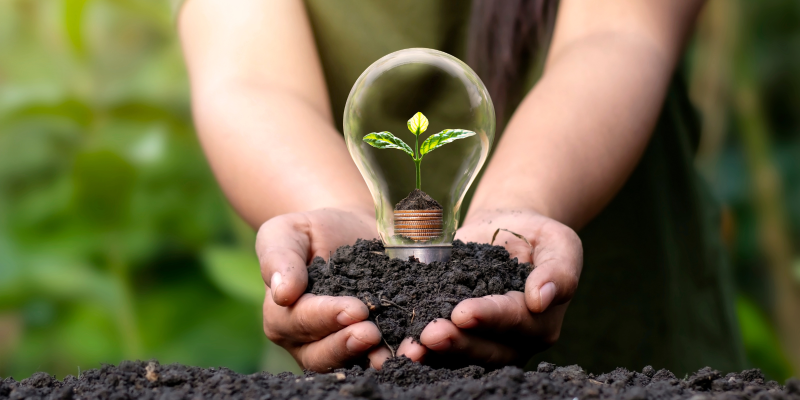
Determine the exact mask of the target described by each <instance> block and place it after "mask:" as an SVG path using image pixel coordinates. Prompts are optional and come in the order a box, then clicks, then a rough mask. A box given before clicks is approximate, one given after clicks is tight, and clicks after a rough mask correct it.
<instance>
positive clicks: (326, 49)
mask: <svg viewBox="0 0 800 400" xmlns="http://www.w3.org/2000/svg"><path fill="white" fill-rule="evenodd" d="M305 2H306V7H307V10H308V15H309V18H310V21H311V23H312V26H313V29H314V35H315V39H316V45H317V49H318V51H319V55H320V59H321V62H322V65H323V69H324V71H325V78H326V81H327V85H328V91H329V95H330V100H331V106H332V108H333V113H334V116H335V121H336V126H337V127H338V128H339V129H340V130H341V129H342V113H343V109H344V105H345V102H346V100H347V96H348V94H349V92H350V89H351V87H352V85H353V84H354V83H355V81H356V80H357V79H358V77H359V75H360V74H361V73H362V72H363V71H364V69H366V68H367V67H368V66H369V65H370V64H372V63H373V62H375V61H376V60H378V59H379V58H381V57H383V56H384V55H386V54H389V53H391V52H394V51H397V50H401V49H405V48H411V47H427V48H434V49H438V50H442V51H445V52H447V53H450V54H452V55H454V56H456V57H458V58H461V59H464V55H465V49H466V37H467V30H468V21H469V11H470V10H469V2H466V1H461V0H405V1H402V2H400V1H395V2H389V1H372V0H335V1H334V0H305ZM530 68H531V71H529V74H528V75H529V76H530V75H532V74H534V71H533V68H535V66H531V67H530ZM532 84H533V81H531V80H529V82H528V83H527V84H526V88H525V89H526V90H527V89H529V88H530V86H531V85H532ZM403 90H406V91H409V90H410V88H408V87H406V88H398V91H397V93H396V95H397V96H404V95H407V92H404V91H403ZM428 90H430V88H428ZM433 90H435V88H434V89H433ZM430 95H431V96H435V98H436V99H437V101H441V102H446V101H447V96H448V94H447V93H430ZM400 98H401V99H402V97H400ZM409 99H411V98H409ZM409 101H411V100H409ZM510 111H511V110H509V112H510ZM398 122H403V121H394V122H393V123H394V124H395V125H396V124H397V123H398ZM698 135H699V127H698V124H697V119H696V118H695V116H694V114H693V109H692V108H691V106H690V104H689V102H688V97H687V94H686V91H685V85H683V83H682V82H681V81H680V80H675V81H674V82H673V84H672V87H671V90H670V92H669V94H668V96H667V99H666V101H665V105H664V108H663V110H662V114H661V117H660V119H659V122H658V126H657V127H656V129H655V131H654V133H653V137H652V139H651V142H650V144H649V146H648V148H647V151H646V152H645V154H644V156H643V158H642V160H641V162H640V164H639V166H638V167H637V169H636V171H635V172H634V173H633V175H632V176H631V178H630V179H629V181H628V182H627V183H626V185H625V187H624V188H623V189H622V190H621V191H620V192H619V194H618V195H617V196H616V198H615V199H614V200H613V201H612V202H611V203H610V204H609V205H608V206H607V207H606V209H605V210H604V211H603V212H602V213H601V214H600V215H598V216H597V217H596V218H595V220H594V221H593V222H592V223H590V224H589V225H588V226H587V227H586V228H584V229H583V230H582V231H581V232H580V236H581V239H582V240H583V244H584V270H583V273H582V276H581V281H580V287H579V288H578V291H577V294H576V296H575V298H574V300H573V301H572V303H571V304H570V308H569V310H568V311H567V315H566V319H565V322H564V326H563V329H562V335H561V339H560V341H559V343H558V344H557V345H555V346H554V347H553V348H552V349H550V350H548V351H547V352H545V353H543V354H541V355H539V356H537V357H535V358H534V360H542V359H546V360H548V361H551V362H556V363H559V364H575V363H577V364H579V365H581V366H583V367H585V368H587V369H588V370H589V371H591V372H595V373H597V372H605V371H609V370H611V369H613V368H615V367H620V366H621V367H627V368H636V369H641V368H642V367H643V366H645V365H648V364H651V365H653V366H654V367H656V368H669V369H671V370H673V371H675V372H676V373H684V372H689V371H692V370H696V369H699V368H700V367H703V366H705V365H711V366H712V367H714V368H717V369H722V370H733V369H739V368H741V367H742V365H741V364H742V361H741V360H742V358H741V349H740V345H739V338H738V333H737V329H736V327H735V317H734V315H733V311H732V308H731V303H730V302H731V300H732V298H731V296H732V293H731V285H730V282H729V281H728V279H727V274H726V270H725V262H724V255H723V253H722V247H721V243H720V241H719V240H718V237H717V236H715V235H716V231H717V228H718V225H715V224H717V222H716V220H715V218H716V214H715V213H714V212H715V208H714V204H713V201H712V200H711V198H710V196H709V195H708V193H706V192H705V191H704V187H703V185H702V184H701V183H700V181H699V179H698V177H697V176H696V174H695V171H694V168H693V165H692V158H693V156H694V151H695V149H696V145H697V139H698ZM497 137H499V134H498V135H497ZM496 142H497V139H496V140H495V143H496ZM441 162H446V160H442V161H441ZM389 178H390V179H391V177H389ZM398 179H405V178H398ZM465 204H468V202H465Z"/></svg>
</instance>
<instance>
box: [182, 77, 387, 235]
mask: <svg viewBox="0 0 800 400" xmlns="http://www.w3.org/2000/svg"><path fill="white" fill-rule="evenodd" d="M199 97H200V98H195V99H194V104H195V106H194V107H195V110H194V113H195V119H196V123H197V128H198V133H199V137H200V140H201V142H202V145H203V148H204V149H205V152H206V154H207V156H208V159H209V161H210V163H211V167H212V169H213V170H214V174H215V175H216V177H217V180H218V181H219V182H220V185H221V186H222V189H223V190H224V192H225V194H226V195H227V197H228V199H229V200H230V201H231V203H232V204H233V206H234V207H235V208H236V210H237V211H238V212H239V213H240V215H242V216H243V217H244V218H245V219H246V220H247V221H248V222H249V223H250V224H251V225H253V226H258V225H260V224H261V223H263V222H264V221H266V220H267V219H269V218H272V217H274V216H276V215H279V214H284V213H289V212H297V211H308V210H313V209H317V208H323V207H339V208H361V209H364V210H367V211H368V212H372V209H373V206H372V200H371V197H370V194H369V191H368V190H367V187H366V185H365V184H364V181H363V179H362V178H361V176H360V175H359V172H358V170H357V169H356V168H355V166H354V164H353V162H352V160H351V159H350V155H349V154H348V153H347V149H346V147H345V144H344V140H343V138H342V136H341V135H340V134H339V133H338V132H337V131H336V130H335V129H334V128H333V123H332V121H330V120H329V119H327V118H325V116H323V115H321V114H320V113H317V112H314V110H312V109H311V107H310V106H309V105H308V104H307V103H306V102H305V101H303V100H302V99H299V98H297V97H296V96H293V95H291V94H289V93H285V92H281V91H280V90H276V89H270V88H264V87H255V86H254V85H249V84H246V83H242V84H237V83H230V84H226V85H223V86H222V87H221V88H220V89H219V90H216V91H213V92H211V93H207V94H201V95H199Z"/></svg>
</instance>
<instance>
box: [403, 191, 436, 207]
mask: <svg viewBox="0 0 800 400" xmlns="http://www.w3.org/2000/svg"><path fill="white" fill-rule="evenodd" d="M394 209H395V210H441V209H442V205H441V204H439V202H438V201H436V200H434V199H433V197H431V196H429V195H428V194H427V193H425V192H423V191H422V190H419V189H414V190H412V191H411V193H409V194H408V196H406V198H405V199H403V200H400V202H399V203H397V204H396V205H395V206H394Z"/></svg>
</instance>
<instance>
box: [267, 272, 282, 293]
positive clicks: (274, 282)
mask: <svg viewBox="0 0 800 400" xmlns="http://www.w3.org/2000/svg"><path fill="white" fill-rule="evenodd" d="M282 282H283V277H282V276H281V273H280V272H276V273H274V274H272V279H271V280H270V282H269V288H270V289H272V297H273V298H274V297H275V293H277V292H278V286H280V285H281V283H282Z"/></svg>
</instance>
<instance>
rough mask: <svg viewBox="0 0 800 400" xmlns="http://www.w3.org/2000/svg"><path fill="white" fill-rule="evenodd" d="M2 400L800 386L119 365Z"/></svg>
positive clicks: (707, 392) (791, 392)
mask: <svg viewBox="0 0 800 400" xmlns="http://www.w3.org/2000/svg"><path fill="white" fill-rule="evenodd" d="M0 398H2V399H23V398H41V399H45V398H53V399H71V398H81V399H108V398H114V399H133V398H136V399H155V398H159V399H182V398H220V399H257V398H263V399H311V400H315V399H473V400H474V399H573V398H579V399H586V398H596V399H610V398H621V399H645V398H647V399H651V398H652V399H691V398H694V399H713V398H719V399H722V398H725V399H738V398H765V399H766V398H782V399H790V400H800V380H797V379H790V380H789V381H787V383H786V386H781V385H779V384H778V383H776V382H774V381H765V379H764V376H763V375H762V374H761V372H760V371H759V370H747V371H744V372H742V373H739V374H735V373H731V374H727V375H724V376H723V375H722V374H720V373H719V372H718V371H714V370H712V369H710V368H703V369H701V370H700V371H697V372H696V373H694V374H692V375H691V376H690V377H689V378H688V379H685V380H684V379H677V378H675V376H674V375H673V374H672V373H671V372H669V371H666V370H660V371H655V370H654V369H653V368H652V367H646V368H645V369H644V370H643V371H642V372H641V373H639V372H631V371H627V370H625V369H617V370H614V371H612V372H610V373H607V374H602V375H600V376H594V375H592V374H587V373H586V372H584V371H583V370H582V369H581V368H579V367H578V366H570V367H561V368H557V367H555V366H554V365H552V364H547V363H542V364H540V365H539V368H538V370H537V371H532V372H523V371H522V370H521V369H519V368H516V367H506V368H503V369H500V370H496V371H492V372H488V373H487V372H485V371H484V370H483V369H482V368H480V367H474V366H472V367H467V368H462V369H458V370H448V369H438V370H437V369H432V368H430V367H427V366H424V365H421V364H417V363H412V362H411V361H410V360H408V359H407V358H405V357H401V358H395V359H390V360H389V361H387V362H386V365H385V366H384V369H383V370H381V371H376V370H374V369H367V370H363V369H361V368H360V367H353V368H351V369H341V370H336V371H335V372H333V373H330V374H317V373H312V372H309V373H306V374H305V375H304V376H296V375H293V374H291V373H283V374H280V375H272V374H269V373H265V372H263V373H256V374H252V375H241V374H237V373H235V372H233V371H230V370H228V369H225V368H220V369H217V368H209V369H205V368H196V367H186V366H183V365H178V364H173V365H168V366H162V365H159V364H158V363H157V362H154V361H151V362H143V361H135V362H131V361H125V362H122V363H121V364H120V365H119V366H118V367H114V366H112V365H105V366H103V367H102V368H100V369H93V370H89V371H85V372H84V373H83V374H82V375H81V376H80V378H75V377H73V376H67V377H66V378H64V380H63V381H58V380H56V379H54V378H52V377H51V376H49V375H47V374H45V373H36V374H34V375H33V376H31V377H30V378H27V379H23V380H22V381H21V382H17V381H15V380H14V379H13V378H7V379H5V380H1V381H0Z"/></svg>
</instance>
